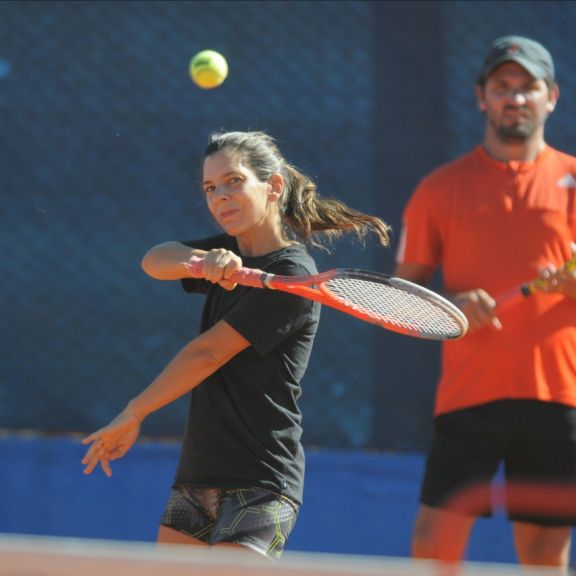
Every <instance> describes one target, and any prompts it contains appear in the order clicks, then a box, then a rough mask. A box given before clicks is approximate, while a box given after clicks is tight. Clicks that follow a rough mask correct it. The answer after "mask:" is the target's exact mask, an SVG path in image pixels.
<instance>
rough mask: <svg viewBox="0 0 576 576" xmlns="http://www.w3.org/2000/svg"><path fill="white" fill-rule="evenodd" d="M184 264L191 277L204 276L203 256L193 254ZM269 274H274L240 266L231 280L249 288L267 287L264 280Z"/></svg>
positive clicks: (231, 276)
mask: <svg viewBox="0 0 576 576" xmlns="http://www.w3.org/2000/svg"><path fill="white" fill-rule="evenodd" d="M184 266H186V269H187V270H188V275H189V276H190V277H191V278H204V274H203V271H204V259H203V258H198V257H197V256H191V257H190V260H188V262H184ZM269 276H272V275H271V274H267V273H266V272H263V271H262V270H258V269H255V268H240V270H236V272H234V273H233V274H231V275H230V278H229V280H230V281H231V282H235V283H236V284H240V285H242V286H248V287H249V288H264V287H266V285H265V283H264V281H265V279H266V278H267V277H269Z"/></svg>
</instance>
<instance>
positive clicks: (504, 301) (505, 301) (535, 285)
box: [496, 255, 576, 308]
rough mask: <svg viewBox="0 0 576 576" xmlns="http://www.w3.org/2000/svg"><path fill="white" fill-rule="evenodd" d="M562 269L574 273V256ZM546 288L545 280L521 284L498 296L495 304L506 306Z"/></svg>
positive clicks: (575, 257) (546, 281)
mask: <svg viewBox="0 0 576 576" xmlns="http://www.w3.org/2000/svg"><path fill="white" fill-rule="evenodd" d="M562 269H563V270H565V271H566V272H574V271H576V255H575V256H573V257H572V258H570V260H567V261H566V262H565V263H564V265H563V266H562ZM547 286H548V280H546V278H536V279H534V280H532V281H531V282H526V283H525V284H522V285H520V286H518V287H517V288H514V289H512V290H509V291H508V292H505V293H504V294H500V296H498V297H497V298H496V304H497V306H498V308H501V307H502V306H504V305H506V306H508V305H509V304H511V303H513V302H514V301H515V300H516V299H517V298H519V297H525V298H526V297H528V296H532V294H534V293H536V292H541V291H543V290H545V289H546V288H547Z"/></svg>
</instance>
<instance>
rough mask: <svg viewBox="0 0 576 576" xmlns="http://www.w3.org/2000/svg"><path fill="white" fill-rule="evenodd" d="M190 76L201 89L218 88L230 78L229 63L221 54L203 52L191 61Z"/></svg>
mask: <svg viewBox="0 0 576 576" xmlns="http://www.w3.org/2000/svg"><path fill="white" fill-rule="evenodd" d="M189 70H190V76H191V77H192V80H194V82H195V83H196V84H197V85H198V86H200V88H206V89H209V88H216V87H217V86H220V84H222V82H224V80H226V76H228V62H226V58H224V56H222V54H220V53H219V52H215V51H214V50H202V52H198V54H196V56H194V57H193V58H192V60H190V67H189Z"/></svg>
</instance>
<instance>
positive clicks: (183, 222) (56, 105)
mask: <svg viewBox="0 0 576 576" xmlns="http://www.w3.org/2000/svg"><path fill="white" fill-rule="evenodd" d="M425 4H428V5H430V3H425ZM433 4H434V6H435V8H434V10H435V11H436V13H437V14H438V21H439V22H441V27H439V28H434V27H431V29H430V30H429V32H427V33H428V34H429V37H428V40H429V39H430V38H431V37H433V38H434V41H435V42H437V43H440V46H441V49H442V51H443V55H444V58H443V61H442V66H443V68H442V70H439V73H438V75H437V85H436V86H430V85H428V84H427V85H424V86H422V85H420V84H419V80H418V77H419V72H418V68H417V67H416V68H414V67H413V66H412V67H411V68H410V69H407V70H406V73H408V74H412V75H413V77H414V91H415V92H417V93H418V94H420V93H421V94H422V98H425V97H426V94H427V93H428V92H430V93H432V92H433V93H435V94H442V98H441V102H442V106H438V107H436V109H435V113H436V114H438V115H443V116H444V117H445V118H446V122H445V125H446V130H445V133H443V134H440V135H439V134H437V133H431V132H429V131H428V132H427V126H426V125H425V124H424V125H422V124H419V125H414V124H413V123H412V124H411V122H413V117H414V114H413V113H412V112H417V111H411V110H402V109H400V108H399V109H397V110H389V111H388V113H389V114H394V115H396V116H397V117H400V118H402V122H403V123H404V125H403V130H402V134H398V133H393V132H387V128H388V127H387V126H386V125H380V124H379V123H378V122H375V119H377V118H382V115H381V114H379V111H382V110H385V109H386V108H387V106H389V105H390V104H389V101H387V100H386V98H384V97H383V93H382V92H380V91H379V89H377V87H378V86H380V85H381V84H382V82H384V83H385V84H386V86H388V89H393V87H394V86H395V85H396V84H397V81H396V79H395V77H394V74H399V73H404V71H403V69H402V66H403V65H404V64H403V62H404V61H403V60H402V58H403V55H404V54H406V52H407V47H410V48H411V49H413V51H414V52H415V53H417V52H418V53H420V56H419V58H418V59H417V60H416V59H414V61H416V62H417V65H418V66H421V67H426V66H427V65H428V64H427V62H426V53H425V50H420V51H419V50H418V48H419V46H420V44H419V42H423V40H424V39H423V37H422V36H420V35H416V34H412V33H411V32H410V30H411V28H410V27H409V26H408V27H406V28H401V27H400V26H401V25H403V24H402V22H401V20H402V18H406V16H407V14H408V12H409V13H410V14H409V15H410V18H411V19H416V20H417V19H418V18H419V9H420V8H421V4H420V3H419V2H414V3H405V2H385V3H378V2H361V1H355V2H344V1H342V2H340V1H335V2H296V1H293V2H272V1H270V2H265V1H262V2H243V1H234V2H167V1H165V2H162V1H157V2H119V1H118V2H106V1H102V2H101V1H94V2H7V1H4V2H0V114H1V141H0V186H1V193H2V208H1V210H0V226H1V230H2V236H1V238H2V240H1V251H0V268H1V270H2V272H3V273H2V288H3V298H2V300H1V301H0V315H1V317H2V334H1V349H2V355H1V357H0V428H4V429H9V430H23V429H27V430H40V431H44V432H47V433H68V432H83V431H90V430H92V429H94V428H96V427H98V426H100V425H102V424H103V423H105V422H106V421H107V420H108V419H109V418H110V417H111V416H112V415H114V414H115V413H116V412H117V411H118V410H119V409H120V408H121V407H122V406H123V405H124V404H125V402H126V401H127V400H128V399H129V398H130V397H132V396H133V395H134V394H136V393H137V392H138V391H139V390H141V389H142V388H143V387H144V386H145V385H147V384H148V383H149V382H150V381H151V380H152V379H153V378H154V376H155V375H156V374H157V373H158V372H159V371H160V370H161V369H162V368H163V366H164V365H165V364H166V363H167V362H168V360H169V359H170V358H171V357H172V356H173V355H174V354H175V353H176V352H177V351H178V350H179V349H180V348H181V347H182V346H183V345H184V344H185V343H186V342H187V341H188V340H189V339H191V338H192V337H193V336H194V335H195V334H196V331H197V327H198V322H199V313H200V310H201V305H202V301H201V300H202V299H201V297H199V298H195V297H190V296H187V295H185V294H184V293H183V292H182V291H181V290H180V288H179V286H178V284H177V283H172V282H158V281H154V280H152V279H150V278H148V277H147V276H146V275H145V274H144V273H143V272H142V271H141V269H140V260H141V258H142V256H143V254H144V253H145V252H146V250H147V249H148V248H150V247H151V246H153V245H154V244H157V243H160V242H164V241H167V240H174V239H190V238H194V237H201V236H205V235H208V234H211V233H213V232H216V229H215V227H214V225H213V224H212V223H211V221H210V217H209V215H208V213H207V211H206V209H205V206H204V204H203V200H202V196H201V193H200V190H199V187H198V183H197V175H198V168H199V159H200V154H201V151H202V149H203V147H204V144H205V142H206V140H207V137H208V135H209V133H210V132H211V131H213V130H217V129H225V130H265V131H267V132H268V133H270V134H271V135H273V136H274V137H276V138H277V139H278V141H279V144H280V147H281V148H282V150H283V151H284V153H285V154H286V156H287V158H288V159H289V160H290V161H291V162H292V163H294V164H295V165H296V166H298V167H299V168H301V169H302V170H303V171H304V172H307V173H308V174H309V175H310V176H312V177H314V178H315V179H316V180H317V182H318V185H319V190H320V192H321V194H323V195H325V196H336V197H339V198H341V199H343V200H344V201H346V202H347V203H349V204H351V205H353V206H354V207H356V208H358V209H361V210H364V211H367V212H374V213H377V214H378V215H380V216H382V217H383V218H384V219H387V220H389V221H390V222H391V224H392V225H393V227H394V233H395V236H394V244H395V243H396V242H397V232H398V229H399V226H400V223H399V214H400V211H401V207H402V206H403V205H404V203H405V202H406V200H407V198H408V196H409V194H410V192H411V186H410V187H408V186H406V185H405V181H403V180H402V178H401V177H400V176H399V175H400V174H403V173H404V170H405V168H404V163H405V160H406V155H403V156H402V158H399V159H398V162H393V163H390V165H389V166H388V167H386V168H385V170H386V182H385V183H384V182H381V181H380V180H381V179H380V177H379V174H381V167H379V162H380V160H379V158H380V157H381V155H382V154H383V153H384V151H383V150H384V149H383V147H386V146H390V147H393V146H394V145H395V144H394V141H395V139H396V138H399V137H402V138H408V139H409V138H412V139H416V138H417V139H419V141H422V139H428V140H429V142H430V147H429V148H430V150H431V151H433V149H434V148H435V147H436V149H437V147H438V144H437V142H438V139H439V138H440V139H441V141H442V143H443V146H445V149H446V152H447V155H446V159H448V153H449V155H450V156H452V155H454V154H458V153H460V152H463V151H464V150H465V149H467V148H468V147H470V146H472V145H474V144H475V143H476V142H477V140H478V139H479V137H480V134H481V132H480V131H481V119H480V117H479V115H478V114H477V113H476V112H475V109H474V100H473V81H474V76H475V72H476V66H477V63H478V61H479V59H480V58H481V57H482V54H483V51H484V48H485V45H486V43H487V42H488V41H489V40H491V39H492V38H493V37H494V36H496V35H499V34H500V33H502V34H504V33H508V32H514V33H525V34H528V35H534V36H535V37H536V38H538V39H541V40H542V41H543V42H544V43H547V44H548V46H549V47H550V49H551V50H552V52H553V53H554V55H555V58H556V60H557V64H558V75H559V77H560V81H561V84H562V90H563V96H564V98H563V99H561V102H560V105H559V113H558V118H556V119H554V121H553V122H552V123H551V129H550V134H551V138H550V140H551V142H552V143H553V144H555V145H556V146H558V147H561V148H564V149H565V150H567V151H569V152H572V153H575V152H576V144H575V143H576V125H575V123H576V113H575V112H576V110H575V107H576V97H575V96H574V94H576V86H575V75H574V72H573V71H574V61H573V54H574V53H575V49H576V45H575V44H576V39H575V38H576V36H575V35H574V34H572V33H571V32H570V31H571V30H573V29H574V23H575V21H576V3H572V2H565V3H564V2H559V3H557V2H436V3H433ZM406 5H411V6H410V9H409V10H408V9H407V8H406ZM427 10H430V8H427ZM399 14H400V16H399ZM402 14H403V16H402ZM395 18H396V19H398V34H397V35H396V38H398V37H400V38H401V39H402V40H401V42H402V43H401V44H399V42H398V41H392V39H391V38H389V37H387V36H386V35H383V34H381V33H380V32H381V30H382V24H383V22H384V20H385V23H386V24H387V25H390V26H394V23H395V20H394V19H395ZM383 19H384V20H383ZM424 24H425V23H424ZM404 29H405V30H406V32H401V33H400V31H401V30H404ZM206 48H211V49H214V50H217V51H219V52H221V53H222V54H224V55H225V56H226V58H227V60H228V63H229V66H230V74H229V77H228V79H227V80H226V82H225V83H224V84H223V85H222V86H221V87H219V88H218V89H215V90H202V89H200V88H198V87H196V86H195V85H194V84H193V83H192V82H191V80H190V78H189V76H188V62H189V60H190V58H191V56H192V55H193V54H195V53H196V52H198V51H199V50H202V49H206ZM381 51H385V54H386V56H387V57H389V60H390V68H386V67H384V68H382V67H379V66H378V65H377V64H378V63H381V62H382V61H383V59H382V58H378V55H379V54H382V52H381ZM384 60H385V59H384ZM392 64H394V66H392ZM378 78H380V81H377V80H378ZM427 91H428V92H427ZM400 96H401V95H400ZM564 100H565V102H564ZM376 144H378V145H376ZM378 146H380V148H379V147H378ZM421 175H422V174H421V173H419V172H418V170H415V172H414V174H413V182H412V180H411V181H410V184H412V183H415V182H416V181H417V180H418V179H419V177H420V176H421ZM383 188H386V189H387V190H389V191H390V194H391V195H393V199H391V200H390V201H389V202H388V206H383V202H382V201H381V196H380V193H381V191H382V189H383ZM388 209H389V210H388ZM394 249H395V246H394V245H393V246H392V247H391V248H390V249H388V250H383V249H379V248H377V247H375V246H374V244H373V243H369V244H368V245H367V246H366V247H365V248H363V247H362V246H360V245H358V244H357V243H355V242H351V241H342V242H340V243H339V244H338V245H337V246H335V247H334V250H333V251H332V252H331V253H330V254H326V253H323V252H318V251H316V252H315V256H316V257H317V260H318V264H319V268H321V269H326V268H333V267H337V266H348V267H357V268H377V269H381V270H382V271H384V272H389V271H390V269H391V267H392V266H393V251H394ZM406 346H409V344H408V343H407V341H406V338H405V337H401V336H398V335H391V336H386V345H385V346H382V336H381V334H380V333H379V330H378V329H377V328H375V327H373V326H370V325H366V324H363V323H361V322H360V321H358V320H355V319H352V318H348V317H345V316H344V315H341V314H339V313H338V312H335V311H331V310H324V312H323V319H322V326H321V329H320V332H319V334H318V339H317V344H316V348H315V352H314V355H313V358H312V361H311V365H310V369H309V372H308V374H307V376H306V378H305V380H304V382H303V389H304V393H303V398H302V408H303V411H304V417H305V421H304V423H305V435H304V439H305V442H306V443H307V445H309V446H312V445H317V446H327V447H348V448H378V449H388V448H415V449H420V448H422V447H425V446H426V443H427V436H426V427H425V426H424V427H422V426H421V425H419V427H416V428H414V426H412V427H411V425H410V422H420V423H422V422H428V421H429V419H430V411H431V398H432V394H433V388H434V383H435V369H436V364H435V361H434V360H433V356H435V355H436V349H435V348H427V351H426V353H424V354H423V355H422V356H420V357H418V358H414V359H413V360H412V359H411V358H410V357H409V356H408V355H407V352H406ZM407 363H408V364H410V365H411V366H412V368H414V369H416V368H418V369H421V370H422V371H423V372H426V377H425V378H424V379H422V378H420V376H418V378H417V379H416V377H414V381H413V382H412V381H410V377H408V380H407V381H404V380H403V378H404V375H405V373H406V367H407ZM420 393H421V394H420ZM418 394H420V396H419V397H420V398H424V399H425V401H422V400H421V399H420V400H419V399H418ZM185 411H186V400H185V399H182V400H179V401H178V402H176V403H175V404H174V405H173V406H170V407H167V408H165V409H163V410H162V411H160V412H158V413H157V414H155V415H153V416H152V417H151V418H150V419H149V421H147V423H146V424H145V427H144V431H145V433H146V434H148V435H151V436H154V437H174V436H179V435H180V433H181V430H182V427H183V421H184V417H185ZM382 422H390V423H391V425H390V426H389V427H388V428H387V427H386V426H384V427H383V426H382ZM392 424H393V425H392Z"/></svg>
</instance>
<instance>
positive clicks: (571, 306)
mask: <svg viewBox="0 0 576 576" xmlns="http://www.w3.org/2000/svg"><path fill="white" fill-rule="evenodd" d="M476 97H477V102H478V107H479V109H480V110H481V111H482V112H483V113H484V117H485V135H484V140H483V143H482V144H481V145H480V146H478V147H477V148H475V149H474V150H472V151H471V152H470V153H468V154H466V155H464V156H462V157H461V158H458V159H456V160H455V161H453V162H450V163H448V164H446V165H444V166H442V167H440V168H438V169H436V170H435V171H433V172H432V173H431V174H430V175H428V176H427V177H426V178H424V179H423V180H422V181H421V183H420V184H419V186H418V187H417V189H416V191H415V193H414V195H413V196H412V198H411V199H410V201H409V203H408V205H407V207H406V210H405V213H404V222H403V231H402V239H401V245H400V247H399V250H398V265H397V269H396V271H395V275H396V276H399V277H402V278H405V279H408V280H411V281H414V282H418V283H421V284H426V283H427V282H428V281H429V280H430V278H431V276H432V274H433V272H434V270H435V269H436V268H438V267H442V271H443V278H444V287H445V290H446V292H447V293H448V295H449V296H450V297H451V299H452V301H453V302H454V303H455V304H456V305H458V306H459V307H460V308H461V310H462V311H463V312H464V313H465V314H466V316H467V318H468V320H469V323H470V331H469V333H468V335H467V336H466V337H464V338H463V339H461V340H458V341H454V342H449V343H446V344H445V345H444V348H443V357H442V373H441V378H440V382H439V385H438V391H437V397H436V406H435V423H434V424H435V427H434V436H433V440H432V446H431V449H430V452H429V454H428V458H427V463H426V472H425V477H424V480H423V485H422V492H421V498H420V502H421V506H420V510H419V513H418V517H417V520H416V525H415V530H414V536H413V543H412V544H413V555H414V556H415V557H418V558H438V557H440V556H443V557H447V556H448V557H450V558H461V556H462V554H463V552H464V549H465V547H466V544H467V541H468V538H469V535H470V531H471V529H472V526H473V524H474V520H475V514H476V512H471V513H470V515H468V514H463V513H462V511H459V512H455V511H454V510H453V509H452V510H450V505H449V503H450V498H451V497H454V495H456V494H458V491H462V490H463V489H464V488H465V487H466V486H470V485H471V484H474V483H482V482H486V483H488V482H490V481H491V479H492V478H493V477H494V474H495V472H496V470H497V468H498V466H499V465H500V464H502V463H503V464H504V467H505V474H506V479H507V481H508V482H514V483H517V482H520V481H522V482H526V481H530V482H537V483H543V482H562V483H569V485H572V486H574V500H576V280H575V278H574V274H573V273H572V272H569V271H567V270H564V269H562V264H563V263H564V262H565V261H566V260H568V259H569V258H571V256H572V251H571V248H572V242H573V241H574V240H575V239H576V158H574V157H572V156H569V155H567V154H564V153H562V152H559V151H557V150H555V149H553V148H551V147H550V146H548V145H547V144H546V143H545V140H544V126H545V123H546V120H547V118H548V116H549V114H550V113H552V112H553V111H554V108H555V107H556V103H557V101H558V97H559V89H558V85H557V83H556V81H555V77H554V64H553V61H552V57H551V56H550V54H549V52H548V51H547V50H546V49H545V48H544V47H543V46H542V45H541V44H539V43H537V42H535V41H533V40H531V39H528V38H523V37H518V36H507V37H503V38H499V39H497V40H495V41H494V42H493V43H492V45H491V47H490V50H489V52H488V54H487V56H486V59H485V62H484V64H483V67H482V70H481V74H480V76H479V79H478V81H477V85H476ZM539 274H540V275H542V277H544V278H547V279H548V281H549V286H550V287H549V290H548V292H547V293H538V294H534V295H532V296H531V297H530V298H526V299H523V300H522V299H520V301H518V302H514V303H513V304H511V305H509V306H507V307H503V308H502V309H499V307H498V306H497V304H496V299H495V298H496V297H497V295H499V294H500V293H502V292H505V291H507V290H509V289H510V288H512V287H513V286H516V285H518V284H519V283H522V282H524V281H526V280H529V279H531V278H533V277H534V276H538V275H539ZM510 485H511V484H509V486H510ZM479 513H483V511H482V512H480V511H479ZM566 514H570V515H571V517H570V518H560V517H558V516H554V515H548V516H543V515H541V514H534V513H531V514H530V513H524V514H522V511H521V510H511V511H510V512H509V515H510V519H511V520H512V521H513V525H514V538H515V545H516V550H517V554H518V558H519V560H520V562H521V563H523V564H532V565H550V566H567V565H568V559H569V550H570V542H571V533H572V528H571V526H572V524H574V523H576V510H575V509H574V504H573V506H572V510H571V511H566ZM447 520H449V521H450V526H451V530H450V534H449V535H446V534H442V531H441V530H439V529H438V526H442V522H445V521H447ZM448 543H449V545H448V549H447V548H446V545H447V544H448ZM440 544H442V545H443V549H442V550H440V549H439V546H440Z"/></svg>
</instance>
